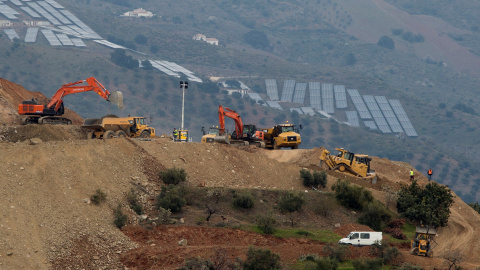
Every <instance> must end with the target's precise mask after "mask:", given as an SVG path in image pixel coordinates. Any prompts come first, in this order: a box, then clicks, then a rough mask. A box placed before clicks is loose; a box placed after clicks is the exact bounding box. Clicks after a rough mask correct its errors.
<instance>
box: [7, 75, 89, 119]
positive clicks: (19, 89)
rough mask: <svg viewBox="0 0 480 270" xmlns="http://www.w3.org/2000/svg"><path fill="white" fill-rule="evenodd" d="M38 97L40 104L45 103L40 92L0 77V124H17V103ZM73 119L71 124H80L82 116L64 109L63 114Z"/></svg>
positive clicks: (45, 100)
mask: <svg viewBox="0 0 480 270" xmlns="http://www.w3.org/2000/svg"><path fill="white" fill-rule="evenodd" d="M32 98H36V99H38V101H39V102H40V103H41V104H46V103H47V100H48V99H47V97H45V96H44V95H43V94H42V93H40V92H31V91H28V90H26V89H25V88H23V86H21V85H18V84H15V83H12V82H10V81H7V80H5V79H2V78H0V105H1V106H0V124H2V125H19V124H21V117H20V115H19V114H18V105H19V104H21V103H22V101H23V100H31V99H32ZM63 116H64V117H66V118H69V119H71V120H72V121H73V124H76V125H80V124H82V123H83V118H82V117H81V116H79V115H78V114H76V113H75V112H73V111H71V110H69V109H65V114H64V115H63Z"/></svg>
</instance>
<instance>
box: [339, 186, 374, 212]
mask: <svg viewBox="0 0 480 270" xmlns="http://www.w3.org/2000/svg"><path fill="white" fill-rule="evenodd" d="M332 189H333V190H334V191H335V197H336V198H337V200H338V201H339V202H340V204H342V205H343V206H345V207H349V208H353V209H356V210H362V209H363V208H364V207H365V206H366V205H367V204H369V203H371V202H373V195H372V192H370V191H368V190H366V189H364V188H363V187H359V186H354V185H350V183H349V182H348V181H342V180H340V179H339V180H337V182H336V183H335V184H334V185H333V186H332Z"/></svg>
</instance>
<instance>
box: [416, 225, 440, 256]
mask: <svg viewBox="0 0 480 270" xmlns="http://www.w3.org/2000/svg"><path fill="white" fill-rule="evenodd" d="M435 235H437V230H436V229H435V228H433V227H430V226H423V225H420V226H417V227H416V230H415V239H413V240H412V241H411V249H410V254H411V255H425V257H429V258H431V257H433V248H434V247H435V246H436V244H437V243H436V242H435V239H434V237H435Z"/></svg>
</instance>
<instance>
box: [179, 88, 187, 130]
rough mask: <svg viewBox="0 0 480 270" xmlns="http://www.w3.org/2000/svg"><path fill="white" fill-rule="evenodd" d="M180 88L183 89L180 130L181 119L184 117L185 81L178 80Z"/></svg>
mask: <svg viewBox="0 0 480 270" xmlns="http://www.w3.org/2000/svg"><path fill="white" fill-rule="evenodd" d="M180 88H182V89H183V98H182V127H181V130H183V119H185V89H188V82H187V81H185V82H183V81H180Z"/></svg>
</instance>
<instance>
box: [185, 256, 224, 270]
mask: <svg viewBox="0 0 480 270" xmlns="http://www.w3.org/2000/svg"><path fill="white" fill-rule="evenodd" d="M198 269H201V270H214V269H216V268H215V265H214V264H213V263H212V261H210V260H205V259H202V258H200V257H197V258H188V259H186V260H185V265H184V266H182V267H180V268H179V270H198Z"/></svg>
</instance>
